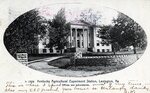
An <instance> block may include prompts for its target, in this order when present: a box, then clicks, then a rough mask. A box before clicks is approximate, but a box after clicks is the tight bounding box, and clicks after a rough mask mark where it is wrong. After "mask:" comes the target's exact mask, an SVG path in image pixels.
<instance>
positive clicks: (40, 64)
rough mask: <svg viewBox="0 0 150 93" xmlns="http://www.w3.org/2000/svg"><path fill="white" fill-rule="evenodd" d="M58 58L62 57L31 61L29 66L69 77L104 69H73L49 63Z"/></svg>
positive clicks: (88, 74)
mask: <svg viewBox="0 0 150 93" xmlns="http://www.w3.org/2000/svg"><path fill="white" fill-rule="evenodd" d="M58 58H60V57H50V58H45V59H41V60H36V61H30V62H31V63H30V64H29V65H28V67H30V68H32V69H35V70H37V71H41V72H44V73H48V74H52V75H57V76H67V77H84V76H92V75H95V74H101V73H103V71H72V70H68V69H61V68H58V67H54V66H50V65H48V62H49V61H52V60H54V59H58Z"/></svg>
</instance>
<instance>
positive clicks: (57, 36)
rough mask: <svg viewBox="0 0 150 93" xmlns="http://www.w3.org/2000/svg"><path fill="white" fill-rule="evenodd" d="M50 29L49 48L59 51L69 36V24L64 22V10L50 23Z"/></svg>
mask: <svg viewBox="0 0 150 93" xmlns="http://www.w3.org/2000/svg"><path fill="white" fill-rule="evenodd" d="M50 24H51V27H50V28H51V29H50V30H49V37H50V40H49V41H50V43H49V45H48V46H49V47H50V48H52V47H57V49H58V50H60V51H61V53H62V49H64V47H65V46H66V45H67V43H68V36H69V34H70V24H69V23H67V22H66V17H65V9H64V8H62V9H61V10H59V11H58V13H57V14H56V15H55V17H54V18H53V19H52V21H51V22H50Z"/></svg>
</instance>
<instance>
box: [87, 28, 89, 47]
mask: <svg viewBox="0 0 150 93" xmlns="http://www.w3.org/2000/svg"><path fill="white" fill-rule="evenodd" d="M88 47H89V29H87V48H88Z"/></svg>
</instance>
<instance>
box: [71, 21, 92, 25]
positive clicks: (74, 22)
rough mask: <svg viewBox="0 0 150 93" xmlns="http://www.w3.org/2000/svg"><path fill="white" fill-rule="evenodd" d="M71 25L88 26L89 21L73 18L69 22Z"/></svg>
mask: <svg viewBox="0 0 150 93" xmlns="http://www.w3.org/2000/svg"><path fill="white" fill-rule="evenodd" d="M70 23H71V24H72V25H84V26H90V24H89V23H87V22H85V21H82V20H74V21H71V22H70Z"/></svg>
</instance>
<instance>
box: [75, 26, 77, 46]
mask: <svg viewBox="0 0 150 93" xmlns="http://www.w3.org/2000/svg"><path fill="white" fill-rule="evenodd" d="M75 47H76V48H77V28H75Z"/></svg>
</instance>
